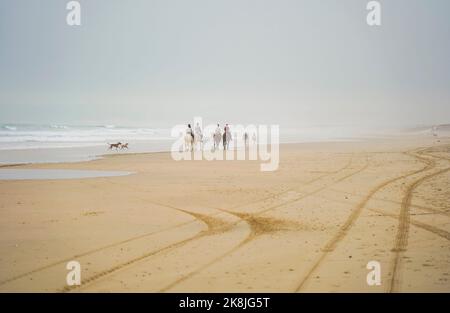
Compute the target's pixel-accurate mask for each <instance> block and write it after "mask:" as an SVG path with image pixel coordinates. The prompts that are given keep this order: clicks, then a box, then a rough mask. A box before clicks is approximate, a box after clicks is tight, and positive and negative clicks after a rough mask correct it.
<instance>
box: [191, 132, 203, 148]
mask: <svg viewBox="0 0 450 313" xmlns="http://www.w3.org/2000/svg"><path fill="white" fill-rule="evenodd" d="M193 146H194V148H195V149H197V146H200V150H202V149H203V134H202V133H195V134H194V142H193Z"/></svg>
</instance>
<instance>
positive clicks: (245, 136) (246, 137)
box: [244, 132, 248, 146]
mask: <svg viewBox="0 0 450 313" xmlns="http://www.w3.org/2000/svg"><path fill="white" fill-rule="evenodd" d="M244 144H245V146H248V133H247V132H245V133H244Z"/></svg>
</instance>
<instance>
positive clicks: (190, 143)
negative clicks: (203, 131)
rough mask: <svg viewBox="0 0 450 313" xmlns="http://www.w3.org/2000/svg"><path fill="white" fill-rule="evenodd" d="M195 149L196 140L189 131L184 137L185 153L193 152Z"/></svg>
mask: <svg viewBox="0 0 450 313" xmlns="http://www.w3.org/2000/svg"><path fill="white" fill-rule="evenodd" d="M193 149H194V138H192V135H191V133H190V132H189V131H186V135H184V151H192V150H193Z"/></svg>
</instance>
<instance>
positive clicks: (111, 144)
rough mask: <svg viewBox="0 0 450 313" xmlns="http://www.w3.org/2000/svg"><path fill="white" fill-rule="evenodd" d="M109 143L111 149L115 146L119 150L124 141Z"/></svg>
mask: <svg viewBox="0 0 450 313" xmlns="http://www.w3.org/2000/svg"><path fill="white" fill-rule="evenodd" d="M108 145H109V150H112V149H113V148H116V150H118V149H119V148H120V146H121V145H122V143H121V142H120V141H119V142H118V143H108Z"/></svg>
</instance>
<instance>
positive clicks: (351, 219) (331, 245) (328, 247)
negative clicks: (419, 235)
mask: <svg viewBox="0 0 450 313" xmlns="http://www.w3.org/2000/svg"><path fill="white" fill-rule="evenodd" d="M404 154H406V155H410V156H413V157H414V158H416V159H418V160H420V161H422V162H424V163H426V166H424V167H423V168H422V169H420V170H415V171H413V172H410V173H407V174H404V175H401V176H398V177H395V178H392V179H389V180H387V181H385V182H383V183H381V184H379V185H377V186H376V187H374V188H373V189H371V190H370V191H369V193H368V194H367V195H366V196H365V197H364V199H362V200H361V201H360V202H359V204H358V205H357V206H356V208H355V209H354V210H353V211H352V212H351V213H350V215H349V216H348V217H347V219H346V221H345V223H344V224H343V225H342V226H341V228H340V229H339V231H338V232H337V233H336V234H335V235H334V236H333V237H332V238H331V239H330V240H329V241H328V242H327V243H326V244H325V246H324V247H323V248H322V253H321V254H320V256H319V258H318V259H317V261H316V262H315V263H314V265H313V266H312V267H311V268H310V270H309V271H308V272H307V273H306V275H305V276H304V278H303V279H302V280H301V281H300V283H299V284H298V285H297V287H296V288H295V292H299V291H300V290H301V289H302V288H303V287H304V286H305V285H306V283H307V282H308V281H309V280H310V278H311V276H312V274H313V273H314V272H315V271H316V270H317V269H318V268H319V267H320V265H321V264H322V262H323V261H324V260H325V258H326V257H327V255H328V254H329V253H330V252H333V251H334V249H335V248H336V246H337V245H338V243H339V242H340V241H341V240H342V239H343V238H344V237H345V236H346V235H347V233H348V231H349V230H350V229H351V227H352V226H353V224H354V223H355V221H356V220H357V219H358V217H359V216H360V214H361V212H362V210H363V209H364V207H365V206H366V205H367V203H368V202H369V200H370V199H371V198H372V196H373V195H374V194H376V193H377V192H378V191H379V190H381V189H383V188H385V187H386V186H388V185H390V184H392V183H393V182H396V181H398V180H401V179H405V178H407V177H409V176H412V175H416V174H419V173H422V172H425V171H428V170H430V169H431V168H433V167H434V166H435V163H434V162H432V161H430V160H428V159H427V158H423V157H420V156H417V155H415V154H411V152H404Z"/></svg>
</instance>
